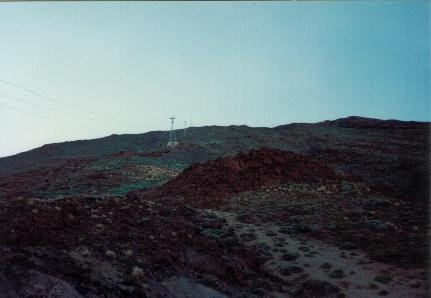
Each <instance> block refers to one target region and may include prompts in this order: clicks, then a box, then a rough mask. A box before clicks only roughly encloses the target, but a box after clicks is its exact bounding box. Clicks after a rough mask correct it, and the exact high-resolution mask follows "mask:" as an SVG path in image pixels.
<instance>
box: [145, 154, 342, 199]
mask: <svg viewBox="0 0 431 298" xmlns="http://www.w3.org/2000/svg"><path fill="white" fill-rule="evenodd" d="M335 179H338V177H337V175H336V174H335V173H334V171H333V170H332V169H331V168H330V167H328V166H327V165H325V164H324V163H323V162H321V161H317V160H314V159H312V158H310V157H308V156H305V155H301V154H296V153H293V152H288V151H282V150H278V149H273V148H268V147H263V148H261V149H258V150H251V151H250V152H249V153H246V154H240V155H237V156H234V157H227V158H217V159H215V160H213V161H209V162H207V163H203V164H201V163H198V164H195V165H192V166H190V167H189V168H187V169H185V170H184V171H183V172H182V173H181V174H180V175H178V176H177V177H176V178H175V179H173V180H171V181H170V182H168V183H167V184H166V185H165V186H163V187H161V188H159V189H156V190H154V191H152V192H151V193H150V195H151V196H158V197H161V196H174V195H181V196H184V198H185V199H186V201H188V202H189V203H190V204H192V205H194V206H197V207H216V206H220V204H223V202H224V201H225V199H226V198H228V197H229V196H231V195H233V194H236V193H240V192H243V191H248V190H254V189H257V188H258V187H260V186H263V185H268V184H273V183H278V182H282V181H296V182H304V183H312V182H317V181H319V180H335Z"/></svg>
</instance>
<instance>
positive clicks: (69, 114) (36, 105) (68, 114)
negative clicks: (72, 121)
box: [0, 94, 92, 121]
mask: <svg viewBox="0 0 431 298" xmlns="http://www.w3.org/2000/svg"><path fill="white" fill-rule="evenodd" d="M0 97H4V98H8V99H12V100H14V101H17V102H20V103H25V104H28V105H31V106H34V107H38V108H41V109H45V110H49V111H53V112H57V113H62V114H64V115H67V116H71V117H77V118H81V119H85V120H90V121H92V119H91V118H88V117H85V116H81V115H77V114H73V113H68V112H65V111H62V110H58V109H55V108H51V107H46V106H43V105H39V104H35V103H33V102H30V101H27V100H23V99H19V98H16V97H12V96H9V95H4V94H0Z"/></svg>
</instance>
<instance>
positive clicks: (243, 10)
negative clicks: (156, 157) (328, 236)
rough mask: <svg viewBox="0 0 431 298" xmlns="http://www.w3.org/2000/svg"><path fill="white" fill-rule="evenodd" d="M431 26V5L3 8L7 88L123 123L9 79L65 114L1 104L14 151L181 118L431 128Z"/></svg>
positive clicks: (0, 27) (4, 91)
mask: <svg viewBox="0 0 431 298" xmlns="http://www.w3.org/2000/svg"><path fill="white" fill-rule="evenodd" d="M429 22H430V3H429V2H425V1H423V2H419V1H417V2H415V1H378V2H371V1H370V2H359V1H352V2H347V1H342V2H338V1H332V2H325V1H316V2H306V3H298V2H289V1H287V2H239V3H233V2H225V3H220V2H213V3H196V2H193V3H179V2H173V3H160V2H94V3H83V2H68V3H65V2H57V3H49V2H41V3H1V4H0V79H2V80H6V81H9V82H12V83H15V84H18V85H20V86H23V87H25V88H28V89H31V90H34V91H37V92H40V93H42V94H45V95H48V96H51V97H52V98H55V99H58V100H61V101H63V102H66V103H70V104H73V105H76V106H79V107H81V108H83V109H86V110H92V111H95V112H97V113H100V114H103V115H108V116H109V117H113V118H115V122H113V121H114V120H112V121H110V120H104V119H105V118H102V117H93V116H94V115H91V114H87V113H85V112H83V111H80V110H76V109H73V108H71V107H68V106H65V105H61V104H58V103H56V102H53V101H49V100H47V99H45V98H42V97H38V96H36V95H35V94H31V93H28V92H25V91H23V90H20V89H17V88H14V87H12V86H10V85H7V84H4V83H1V82H0V95H7V96H12V97H14V98H17V99H20V100H26V101H30V102H32V103H34V104H38V105H43V106H45V107H50V108H51V110H47V109H43V108H40V107H37V106H31V105H28V104H24V103H20V102H17V101H13V100H11V99H8V98H4V97H0V125H1V126H0V156H6V155H10V154H14V153H17V152H20V151H24V150H28V149H31V148H34V147H37V146H40V145H43V144H45V143H52V142H59V141H66V140H74V139H86V138H94V137H101V136H105V135H109V134H112V133H140V132H145V131H149V130H158V129H163V130H164V129H169V119H168V117H169V116H170V115H171V114H175V116H176V117H177V119H178V121H177V126H179V127H182V126H183V125H184V120H186V119H190V118H192V119H193V125H195V126H201V125H213V124H216V125H230V124H247V125H251V126H276V125H279V124H286V123H291V122H317V121H321V120H325V119H335V118H339V117H345V116H349V115H360V116H366V117H376V118H383V119H388V118H396V119H402V120H424V121H429V120H430V107H429V104H428V101H429V93H430V87H429V85H430V23H429ZM11 107H13V108H15V109H17V108H18V109H20V110H24V111H27V112H29V113H32V114H28V113H24V112H21V111H16V110H13V109H12V108H11ZM53 109H55V110H53ZM57 110H61V111H64V112H66V113H68V114H80V115H81V117H85V118H89V119H93V120H87V119H82V118H78V117H72V116H69V115H64V114H62V113H59V112H57ZM35 114H37V115H39V116H42V118H40V117H37V116H35ZM48 118H49V119H48ZM52 118H54V119H63V121H64V122H59V121H57V120H53V119H52Z"/></svg>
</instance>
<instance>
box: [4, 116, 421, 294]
mask: <svg viewBox="0 0 431 298" xmlns="http://www.w3.org/2000/svg"><path fill="white" fill-rule="evenodd" d="M189 131H190V133H189V134H188V135H186V136H185V137H183V139H179V141H180V144H179V146H177V147H176V148H173V149H166V148H165V147H164V146H165V141H166V136H167V135H166V132H151V133H147V134H142V135H124V136H110V137H107V138H102V139H98V140H88V141H76V142H69V143H61V144H52V145H46V146H43V147H41V148H38V149H34V150H32V151H29V152H25V153H21V154H18V155H16V156H12V157H7V158H2V159H0V205H1V207H0V221H1V223H0V268H1V270H0V297H380V296H387V297H428V296H429V292H428V266H429V263H428V257H429V245H428V236H429V232H428V231H429V226H428V224H429V222H428V212H427V211H428V210H429V183H428V182H429V181H428V179H429V177H428V169H429V133H430V130H429V123H418V122H402V121H396V120H389V121H383V120H377V119H368V118H360V117H349V118H344V119H338V120H335V121H325V122H322V123H316V124H290V125H285V126H279V127H275V128H251V127H245V126H231V127H202V128H197V127H196V128H195V127H194V128H191V129H190V130H189Z"/></svg>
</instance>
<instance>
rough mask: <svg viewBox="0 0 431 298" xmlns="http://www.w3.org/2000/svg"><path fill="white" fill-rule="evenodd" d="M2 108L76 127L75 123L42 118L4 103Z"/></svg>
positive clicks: (1, 104) (0, 104)
mask: <svg viewBox="0 0 431 298" xmlns="http://www.w3.org/2000/svg"><path fill="white" fill-rule="evenodd" d="M0 106H2V107H5V108H7V109H10V110H15V111H18V112H22V113H26V114H29V115H32V116H35V117H39V118H42V119H47V120H51V121H56V122H62V123H63V124H67V125H69V126H70V125H72V126H74V125H75V123H72V122H68V121H64V120H61V119H56V118H51V117H47V116H42V115H39V114H36V113H33V112H29V111H26V110H23V109H20V108H16V107H12V106H8V105H5V104H3V103H0Z"/></svg>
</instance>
